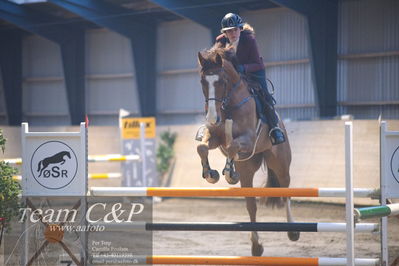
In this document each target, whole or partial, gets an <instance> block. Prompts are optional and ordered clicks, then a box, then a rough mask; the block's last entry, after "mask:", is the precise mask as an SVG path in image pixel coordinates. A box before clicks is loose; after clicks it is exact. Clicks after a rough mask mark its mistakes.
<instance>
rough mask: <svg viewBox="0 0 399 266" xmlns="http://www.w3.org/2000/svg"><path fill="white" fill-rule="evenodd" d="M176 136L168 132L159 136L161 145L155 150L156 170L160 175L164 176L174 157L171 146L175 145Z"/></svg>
mask: <svg viewBox="0 0 399 266" xmlns="http://www.w3.org/2000/svg"><path fill="white" fill-rule="evenodd" d="M176 137H177V134H176V133H171V132H170V131H169V130H168V131H165V132H163V133H162V134H161V143H160V144H159V146H158V150H157V169H158V171H159V173H160V174H161V175H164V174H165V173H166V172H167V171H168V169H169V166H170V160H171V159H172V158H173V156H174V151H173V145H174V144H175V140H176Z"/></svg>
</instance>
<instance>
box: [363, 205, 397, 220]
mask: <svg viewBox="0 0 399 266" xmlns="http://www.w3.org/2000/svg"><path fill="white" fill-rule="evenodd" d="M394 215H399V203H394V204H388V205H385V206H375V207H366V208H357V209H355V219H356V220H360V219H368V218H374V217H378V218H381V217H386V216H394Z"/></svg>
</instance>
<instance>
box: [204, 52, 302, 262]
mask: <svg viewBox="0 0 399 266" xmlns="http://www.w3.org/2000/svg"><path fill="white" fill-rule="evenodd" d="M198 62H199V65H200V68H201V69H200V75H201V85H202V90H203V94H204V97H205V103H206V121H207V125H206V128H205V129H204V133H203V137H202V140H201V143H200V144H199V145H198V147H197V152H198V154H199V156H200V158H201V164H202V176H203V178H204V179H206V180H207V181H208V182H209V183H216V182H217V181H218V180H219V173H218V171H217V170H214V169H212V168H211V166H210V164H209V161H208V153H209V150H210V149H216V148H219V149H220V150H221V151H222V153H223V154H224V155H225V156H226V158H227V159H226V164H225V167H224V169H223V175H224V176H225V178H226V180H227V182H228V183H229V184H236V183H237V182H238V181H240V182H241V187H252V186H253V177H254V174H255V172H256V171H257V170H258V169H259V168H260V166H261V165H262V163H264V164H265V166H266V167H267V172H268V180H267V183H266V187H288V186H289V184H290V174H289V168H290V163H291V149H290V145H289V142H288V138H287V140H286V142H284V143H282V144H279V145H276V146H272V143H271V141H270V139H269V136H268V134H267V132H269V129H268V128H267V125H265V124H263V123H260V122H259V119H258V118H257V113H256V104H255V100H254V99H253V97H254V95H253V94H252V93H251V91H250V86H249V84H248V82H247V81H246V80H245V79H244V78H242V77H241V76H240V74H239V73H238V72H237V71H236V70H235V67H234V64H235V56H234V53H232V52H231V51H230V50H228V49H224V48H216V47H214V48H211V49H210V50H206V51H203V52H199V53H198ZM279 126H280V128H281V129H283V131H284V133H285V135H286V136H287V132H286V130H285V127H284V125H283V123H282V122H281V121H280V124H279ZM246 204H247V210H248V213H249V217H250V221H251V222H256V211H257V206H256V198H254V197H246ZM266 204H267V205H271V206H272V207H279V208H281V207H284V205H285V206H286V210H287V221H288V222H294V219H293V217H292V215H291V208H290V199H289V198H281V197H278V198H268V199H267V201H266ZM299 236H300V233H299V232H288V237H289V239H290V240H292V241H296V240H298V239H299ZM251 242H252V255H254V256H261V255H262V253H263V246H262V245H261V243H260V242H259V237H258V233H257V232H256V231H253V232H251Z"/></svg>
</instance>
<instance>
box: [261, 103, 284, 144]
mask: <svg viewBox="0 0 399 266" xmlns="http://www.w3.org/2000/svg"><path fill="white" fill-rule="evenodd" d="M265 115H266V118H267V124H268V126H269V129H270V130H269V137H270V140H271V142H272V145H277V144H280V143H283V142H285V136H284V133H283V131H282V130H281V128H279V126H278V116H277V113H276V110H275V109H274V106H273V105H272V104H270V103H266V104H265Z"/></svg>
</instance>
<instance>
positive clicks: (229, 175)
mask: <svg viewBox="0 0 399 266" xmlns="http://www.w3.org/2000/svg"><path fill="white" fill-rule="evenodd" d="M223 174H224V177H225V178H226V181H227V183H229V184H230V185H235V184H237V183H238V181H240V174H239V173H238V172H233V171H230V170H226V169H224V170H223Z"/></svg>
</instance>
